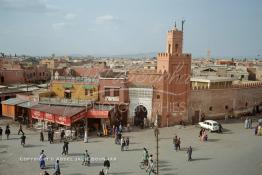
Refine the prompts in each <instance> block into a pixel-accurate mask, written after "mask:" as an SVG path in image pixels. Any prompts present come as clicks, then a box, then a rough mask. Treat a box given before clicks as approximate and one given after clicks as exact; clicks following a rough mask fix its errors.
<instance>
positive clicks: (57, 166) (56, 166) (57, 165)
mask: <svg viewBox="0 0 262 175" xmlns="http://www.w3.org/2000/svg"><path fill="white" fill-rule="evenodd" d="M60 174H61V171H60V164H59V160H56V163H55V172H54V175H60Z"/></svg>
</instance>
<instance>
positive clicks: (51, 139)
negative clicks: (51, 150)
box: [50, 130, 55, 143]
mask: <svg viewBox="0 0 262 175" xmlns="http://www.w3.org/2000/svg"><path fill="white" fill-rule="evenodd" d="M54 135H55V132H54V130H51V137H50V143H54Z"/></svg>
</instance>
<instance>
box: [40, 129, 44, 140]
mask: <svg viewBox="0 0 262 175" xmlns="http://www.w3.org/2000/svg"><path fill="white" fill-rule="evenodd" d="M40 141H41V142H44V133H43V131H42V130H41V132H40Z"/></svg>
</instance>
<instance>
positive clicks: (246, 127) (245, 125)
mask: <svg viewBox="0 0 262 175" xmlns="http://www.w3.org/2000/svg"><path fill="white" fill-rule="evenodd" d="M244 127H245V129H248V118H246V120H245V124H244Z"/></svg>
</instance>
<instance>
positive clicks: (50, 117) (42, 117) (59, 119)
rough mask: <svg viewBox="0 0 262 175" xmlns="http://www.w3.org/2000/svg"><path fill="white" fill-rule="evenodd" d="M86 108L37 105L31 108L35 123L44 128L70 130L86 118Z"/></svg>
mask: <svg viewBox="0 0 262 175" xmlns="http://www.w3.org/2000/svg"><path fill="white" fill-rule="evenodd" d="M85 110H86V109H85V108H84V107H68V106H51V105H50V106H49V105H35V106H33V107H32V108H31V118H32V120H33V123H34V124H36V126H37V125H42V128H44V129H47V128H48V127H55V128H58V127H64V128H70V127H71V126H72V125H73V124H74V123H75V122H77V121H78V120H81V119H82V118H84V117H85Z"/></svg>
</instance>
